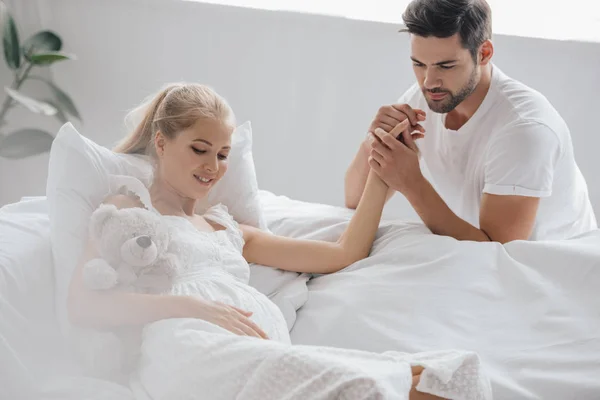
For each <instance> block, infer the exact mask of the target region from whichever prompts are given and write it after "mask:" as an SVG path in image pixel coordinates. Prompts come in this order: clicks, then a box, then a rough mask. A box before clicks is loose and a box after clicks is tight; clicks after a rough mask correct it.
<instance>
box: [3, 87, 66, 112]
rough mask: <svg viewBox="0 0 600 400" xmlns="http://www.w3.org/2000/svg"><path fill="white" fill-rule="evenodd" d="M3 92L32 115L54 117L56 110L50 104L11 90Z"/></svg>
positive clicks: (7, 89)
mask: <svg viewBox="0 0 600 400" xmlns="http://www.w3.org/2000/svg"><path fill="white" fill-rule="evenodd" d="M4 90H6V93H8V95H9V96H10V97H12V98H13V100H15V101H16V102H18V103H20V104H21V105H23V106H25V107H26V108H28V109H29V110H30V111H32V112H34V113H38V114H43V115H48V116H52V115H55V114H56V112H57V110H56V108H54V107H52V106H51V105H50V104H47V103H44V102H42V101H39V100H36V99H32V98H31V97H29V96H26V95H24V94H22V93H19V92H17V91H16V90H13V89H11V88H4Z"/></svg>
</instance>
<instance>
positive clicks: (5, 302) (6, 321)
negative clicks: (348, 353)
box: [0, 191, 600, 400]
mask: <svg viewBox="0 0 600 400" xmlns="http://www.w3.org/2000/svg"><path fill="white" fill-rule="evenodd" d="M260 200H261V204H262V207H263V209H264V211H265V217H266V222H267V224H268V227H269V229H270V230H272V231H273V232H275V233H278V234H281V235H287V236H293V237H306V238H315V239H324V240H334V239H335V238H336V237H337V236H338V235H339V234H340V233H341V232H342V230H343V229H344V227H345V225H346V223H347V221H348V220H349V218H350V216H351V211H350V210H347V209H344V208H340V207H333V206H328V205H323V204H314V203H307V202H302V201H298V200H293V199H289V198H287V197H283V196H277V195H275V194H273V193H270V192H267V191H261V192H260ZM50 253H51V247H50V244H49V222H48V214H47V203H46V199H45V198H44V197H37V198H28V199H23V200H22V201H20V202H19V203H16V204H11V205H8V206H5V207H3V208H2V209H0V274H2V275H1V278H2V279H1V280H0V305H1V308H0V328H1V329H0V358H1V360H2V363H1V365H0V388H1V389H0V398H2V399H4V398H6V399H16V398H35V399H83V398H85V399H107V398H110V399H117V400H121V399H123V400H125V399H134V398H135V397H134V396H133V392H132V391H130V389H129V388H127V387H125V386H121V385H118V384H115V383H111V382H106V381H101V380H96V379H90V378H86V377H83V376H81V375H80V374H79V373H78V372H77V371H78V368H77V365H76V363H75V362H74V360H73V359H72V358H71V357H70V356H69V353H68V351H67V350H66V349H65V348H64V346H63V343H62V341H61V335H60V331H59V329H58V326H57V324H56V321H55V320H54V318H53V310H54V308H53V305H52V303H53V302H54V293H53V290H54V288H53V279H52V275H53V265H52V257H51V254H50ZM253 271H257V274H254V273H253V278H252V280H251V282H253V284H255V285H256V286H257V287H258V288H259V289H261V290H266V291H270V292H271V295H272V298H273V299H274V301H276V304H278V305H279V306H280V307H282V309H283V311H284V313H285V314H286V317H288V316H289V319H288V323H289V326H290V330H291V331H290V332H291V336H292V340H293V342H294V343H297V344H308V345H316V344H318V345H328V346H333V347H348V348H355V349H361V350H370V351H378V352H380V351H386V350H397V351H402V352H419V351H428V350H437V349H446V348H461V349H466V350H471V351H475V352H477V353H478V354H479V355H480V357H481V359H482V361H483V363H484V368H485V370H486V372H487V374H488V375H489V376H490V378H491V381H492V389H493V394H494V398H495V399H600V380H598V376H600V296H598V295H597V288H598V287H600V231H594V232H590V233H588V234H586V235H583V236H580V237H577V238H574V239H572V240H568V241H562V242H536V243H531V242H513V243H509V244H507V245H505V246H502V245H499V244H494V243H472V242H458V241H455V240H453V239H450V238H446V237H439V236H435V235H432V234H431V233H430V232H429V231H428V230H427V228H426V227H424V226H423V225H422V224H419V223H406V222H403V221H401V220H397V219H393V218H391V217H384V219H383V221H382V223H381V227H380V229H379V232H378V235H377V240H376V242H375V244H374V246H373V249H372V254H371V257H369V258H368V259H365V260H363V261H360V262H358V263H355V264H353V265H352V266H350V267H348V268H347V269H345V270H343V271H341V272H339V273H336V274H332V275H323V276H306V275H297V274H292V275H286V276H285V277H282V278H283V281H284V284H283V285H279V287H278V288H277V290H272V288H268V286H269V285H268V283H265V282H261V276H262V275H261V272H262V270H260V269H254V270H253ZM265 285H266V286H265ZM136 400H137V399H136Z"/></svg>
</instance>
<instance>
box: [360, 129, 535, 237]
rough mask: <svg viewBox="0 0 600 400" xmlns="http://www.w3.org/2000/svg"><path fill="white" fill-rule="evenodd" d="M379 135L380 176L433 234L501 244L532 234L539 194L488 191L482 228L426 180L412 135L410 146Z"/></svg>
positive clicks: (375, 146)
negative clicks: (462, 215) (460, 214)
mask: <svg viewBox="0 0 600 400" xmlns="http://www.w3.org/2000/svg"><path fill="white" fill-rule="evenodd" d="M377 137H378V140H376V141H374V142H373V143H372V144H371V146H372V148H373V151H374V152H373V155H374V159H375V160H376V161H377V162H378V163H379V164H380V165H381V169H380V176H381V177H382V179H383V180H384V181H385V182H386V183H387V184H388V186H389V187H390V188H393V189H395V190H397V191H399V192H401V193H402V194H404V196H406V198H407V200H408V201H409V202H410V204H411V205H412V206H413V208H414V209H415V211H416V212H417V214H418V215H419V216H420V217H421V219H422V220H423V222H424V223H425V224H426V225H427V227H428V228H429V229H430V230H431V231H432V232H433V233H435V234H438V235H444V236H451V237H454V238H455V239H457V240H471V241H479V242H483V241H496V242H500V243H506V242H509V241H512V240H519V239H522V240H527V239H528V238H529V236H530V235H531V232H532V230H533V226H534V223H535V217H536V213H537V209H538V205H539V198H538V197H534V196H514V195H494V194H488V193H484V195H483V199H482V203H481V207H480V228H477V227H475V226H473V225H471V224H470V223H468V222H467V221H465V220H463V219H461V218H459V217H458V216H457V215H456V214H455V213H454V212H452V210H451V209H450V208H449V207H448V205H447V204H446V203H445V202H444V200H443V199H442V198H441V196H440V195H439V194H438V193H437V192H436V191H435V189H434V188H433V186H431V184H430V183H429V182H428V181H427V179H425V177H424V176H423V174H422V173H421V169H420V167H419V160H418V156H417V151H418V149H417V147H416V145H415V143H414V141H413V140H412V138H411V137H410V135H404V139H405V143H406V145H403V144H402V143H400V142H398V141H396V140H390V139H389V137H387V136H384V135H379V134H377Z"/></svg>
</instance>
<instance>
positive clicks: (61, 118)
mask: <svg viewBox="0 0 600 400" xmlns="http://www.w3.org/2000/svg"><path fill="white" fill-rule="evenodd" d="M42 101H43V102H44V103H46V104H48V105H50V106H52V107H54V108H55V109H56V114H54V116H55V117H56V119H58V120H59V121H60V123H61V124H62V125H64V124H66V123H67V122H69V117H67V114H65V112H64V111H63V110H62V109H61V107H60V105H59V104H58V103H55V102H54V101H52V100H48V99H43V100H42Z"/></svg>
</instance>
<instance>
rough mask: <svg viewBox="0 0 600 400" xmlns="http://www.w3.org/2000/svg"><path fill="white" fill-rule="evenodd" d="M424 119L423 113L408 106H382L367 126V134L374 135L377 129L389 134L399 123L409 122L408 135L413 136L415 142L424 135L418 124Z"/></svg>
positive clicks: (421, 127)
mask: <svg viewBox="0 0 600 400" xmlns="http://www.w3.org/2000/svg"><path fill="white" fill-rule="evenodd" d="M425 117H426V115H425V111H423V110H419V109H416V108H415V109H413V108H411V107H410V106H409V105H408V104H392V105H390V106H382V107H381V108H380V109H379V111H377V115H375V119H374V120H373V122H371V126H369V133H375V129H377V128H380V129H383V130H384V131H385V132H391V131H392V129H394V127H396V126H397V125H398V124H399V123H401V122H403V121H406V120H408V121H409V122H410V132H409V133H410V134H412V135H413V138H414V139H415V140H416V139H420V138H423V137H424V134H425V128H423V126H422V125H421V124H420V122H423V121H425ZM396 137H397V136H396ZM399 139H400V138H399Z"/></svg>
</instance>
